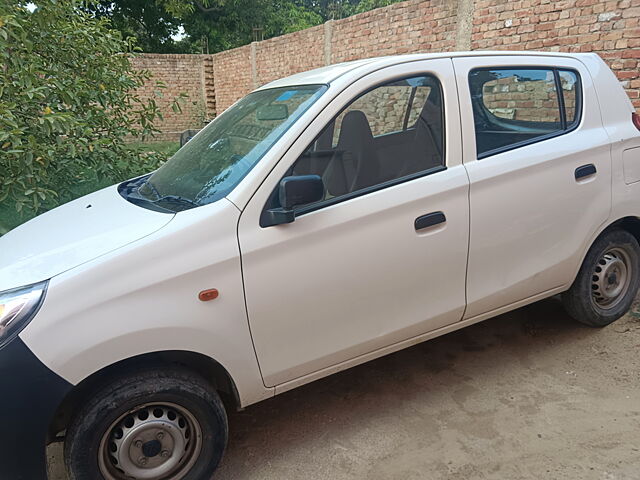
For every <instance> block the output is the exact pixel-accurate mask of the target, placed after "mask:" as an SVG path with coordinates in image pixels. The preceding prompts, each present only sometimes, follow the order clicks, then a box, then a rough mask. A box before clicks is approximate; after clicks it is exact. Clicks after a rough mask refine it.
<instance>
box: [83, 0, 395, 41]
mask: <svg viewBox="0 0 640 480" xmlns="http://www.w3.org/2000/svg"><path fill="white" fill-rule="evenodd" d="M397 1H400V0H101V1H100V2H99V3H98V4H97V6H94V7H89V10H90V11H91V13H93V14H94V15H97V16H100V17H107V18H110V19H111V20H112V24H113V27H114V28H117V29H118V30H120V31H121V32H123V34H125V35H134V36H136V37H137V38H138V39H139V44H140V46H141V47H142V49H143V50H144V51H145V52H152V53H164V52H184V53H192V52H198V53H199V52H205V53H206V52H209V53H215V52H219V51H222V50H227V49H229V48H234V47H239V46H241V45H246V44H248V43H250V42H251V41H252V40H256V39H258V40H260V39H263V38H271V37H275V36H278V35H283V34H286V33H291V32H295V31H298V30H302V29H305V28H309V27H313V26H315V25H319V24H321V23H323V22H325V21H327V20H331V19H340V18H345V17H348V16H349V15H353V14H356V13H361V12H365V11H367V10H371V9H373V8H378V7H383V6H386V5H390V4H392V3H395V2H397ZM179 27H182V28H183V29H184V32H185V33H186V37H185V38H184V39H182V40H176V39H175V37H176V33H177V32H178V31H179Z"/></svg>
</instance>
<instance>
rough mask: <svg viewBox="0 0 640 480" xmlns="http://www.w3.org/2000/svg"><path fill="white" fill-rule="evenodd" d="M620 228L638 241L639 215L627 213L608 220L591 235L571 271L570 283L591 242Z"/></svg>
mask: <svg viewBox="0 0 640 480" xmlns="http://www.w3.org/2000/svg"><path fill="white" fill-rule="evenodd" d="M615 229H621V230H625V231H627V232H629V233H630V234H631V235H633V236H634V237H635V239H636V240H637V241H638V243H640V217H636V216H633V215H628V216H626V217H621V218H618V219H617V220H614V221H612V222H609V223H607V224H605V225H603V226H602V228H601V229H600V230H599V231H598V232H597V233H596V234H595V235H594V236H593V238H592V239H591V241H589V242H588V243H587V244H586V248H584V249H583V252H582V254H581V256H580V262H579V263H578V265H577V267H576V268H575V271H574V273H573V277H572V279H571V283H573V282H574V281H575V279H576V277H577V276H578V272H579V271H580V268H581V267H582V264H583V263H584V259H585V258H586V257H587V254H588V253H589V250H590V249H591V247H592V246H593V244H594V243H595V242H596V241H597V240H598V239H599V238H600V237H602V236H603V235H606V234H607V233H608V232H610V231H611V230H615Z"/></svg>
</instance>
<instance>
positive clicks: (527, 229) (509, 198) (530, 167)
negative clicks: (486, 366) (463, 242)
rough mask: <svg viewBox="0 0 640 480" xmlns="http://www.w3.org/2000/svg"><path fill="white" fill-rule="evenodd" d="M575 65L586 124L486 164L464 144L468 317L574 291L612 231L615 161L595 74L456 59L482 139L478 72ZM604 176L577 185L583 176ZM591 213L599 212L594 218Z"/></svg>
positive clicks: (531, 60) (506, 59) (466, 132)
mask: <svg viewBox="0 0 640 480" xmlns="http://www.w3.org/2000/svg"><path fill="white" fill-rule="evenodd" d="M496 64H498V65H499V66H500V67H508V66H514V67H517V66H521V65H527V66H534V67H535V66H539V67H546V66H549V67H565V68H570V69H573V70H576V71H578V73H579V74H580V76H581V79H582V87H583V98H584V106H583V108H582V110H583V115H582V116H583V118H582V121H581V122H580V124H579V125H578V127H577V128H576V129H575V130H573V131H571V132H569V133H565V134H563V135H560V136H558V137H555V138H550V139H547V140H544V141H539V142H535V143H532V144H529V145H526V146H523V147H519V148H516V149H513V150H508V151H506V152H503V153H498V154H495V155H491V156H490V157H487V158H483V159H480V160H478V159H477V155H476V146H475V142H474V141H468V142H465V143H464V162H465V167H466V168H467V171H468V172H469V179H470V182H471V188H470V197H469V203H470V205H471V234H470V241H469V245H470V251H469V266H468V271H467V275H468V277H467V311H466V313H465V318H472V317H474V316H476V315H481V314H483V313H486V312H490V311H492V310H495V309H497V308H500V307H502V306H504V305H509V304H511V303H513V302H516V301H518V300H521V299H523V298H528V297H531V296H533V295H537V294H539V293H542V292H544V291H547V290H550V289H554V288H560V287H566V288H568V287H569V286H570V284H571V283H572V282H573V278H574V272H575V270H576V266H578V265H579V264H580V263H581V262H582V255H583V254H584V251H583V248H582V243H583V241H584V239H585V238H591V237H592V235H593V234H594V233H595V232H596V231H598V230H599V229H600V226H601V225H603V224H605V222H606V220H607V218H608V217H609V213H610V210H611V155H610V147H609V137H608V136H607V133H606V131H605V130H604V129H603V128H602V119H601V117H600V113H599V104H598V101H597V97H596V95H595V91H594V87H593V82H592V80H591V76H590V74H589V71H588V70H587V69H586V67H585V66H584V65H583V64H582V63H581V62H579V61H576V60H574V59H570V58H557V59H553V60H552V59H548V58H536V57H527V56H503V57H500V59H499V61H498V62H496V59H495V58H483V59H480V58H457V59H454V65H455V68H456V74H457V80H458V91H459V93H460V99H461V118H462V119H463V121H462V128H463V137H464V138H469V139H471V140H473V139H474V138H475V137H474V125H473V112H472V110H471V99H470V91H469V86H468V84H467V82H468V80H467V79H468V76H469V72H470V70H472V69H474V68H478V67H492V66H496ZM585 164H593V165H595V166H596V168H597V174H596V175H594V176H591V177H588V178H586V179H585V180H582V181H578V182H577V181H576V180H575V177H574V172H575V170H576V168H578V167H580V166H582V165H585ZM585 212H589V214H588V215H585V214H584V213H585Z"/></svg>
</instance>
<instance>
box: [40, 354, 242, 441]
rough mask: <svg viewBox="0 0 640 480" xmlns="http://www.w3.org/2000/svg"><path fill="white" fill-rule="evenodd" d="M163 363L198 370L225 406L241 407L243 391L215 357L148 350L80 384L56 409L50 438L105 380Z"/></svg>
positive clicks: (99, 372) (50, 427) (162, 364)
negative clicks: (240, 390) (239, 391)
mask: <svg viewBox="0 0 640 480" xmlns="http://www.w3.org/2000/svg"><path fill="white" fill-rule="evenodd" d="M163 366H180V367H182V368H186V369H188V370H190V371H192V372H194V373H196V374H198V375H199V376H201V377H202V378H204V379H205V380H206V381H208V382H209V383H210V384H211V385H212V386H213V387H214V388H215V389H216V390H217V391H218V393H219V394H220V397H221V398H222V401H223V403H224V404H225V407H226V408H233V409H239V408H241V401H240V395H239V393H238V389H237V387H236V384H235V382H234V380H233V378H232V377H231V375H230V374H229V372H228V371H227V369H226V368H225V367H224V366H222V365H221V364H220V363H219V362H217V361H216V360H214V359H213V358H211V357H208V356H206V355H203V354H201V353H196V352H191V351H184V350H167V351H158V352H151V353H145V354H141V355H136V356H134V357H130V358H127V359H124V360H121V361H119V362H116V363H114V364H111V365H109V366H107V367H104V368H102V369H101V370H98V371H97V372H94V373H93V374H91V375H90V376H89V377H87V378H85V379H84V380H82V381H81V382H80V383H79V384H77V385H76V386H75V387H74V388H73V389H72V390H71V391H70V392H69V393H68V394H67V395H66V396H65V398H64V399H63V401H62V402H61V403H60V405H59V406H58V408H57V409H56V413H55V414H54V416H53V419H52V420H51V423H50V425H49V436H48V437H49V441H52V440H55V439H56V438H57V436H58V435H59V434H60V433H61V432H63V431H64V430H65V429H66V428H67V425H68V424H69V422H70V420H71V418H72V416H73V412H74V411H75V410H76V408H77V406H78V405H79V404H81V402H82V401H83V400H84V399H86V398H87V397H88V396H89V395H91V393H92V392H93V391H95V390H96V388H97V387H98V386H99V385H101V384H103V383H104V382H105V381H109V380H111V379H113V378H116V377H117V376H119V375H122V374H126V373H130V372H135V371H139V370H145V369H150V368H162V367H163Z"/></svg>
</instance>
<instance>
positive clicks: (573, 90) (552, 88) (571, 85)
mask: <svg viewBox="0 0 640 480" xmlns="http://www.w3.org/2000/svg"><path fill="white" fill-rule="evenodd" d="M579 85H580V82H579V77H578V75H577V73H575V72H573V71H571V70H558V69H553V68H549V69H544V68H492V69H476V70H472V71H471V73H470V74H469V88H470V90H471V102H472V107H473V116H474V124H475V133H476V149H477V153H478V158H484V157H487V156H490V155H493V154H495V153H499V152H503V151H505V150H510V149H513V148H517V147H520V146H524V145H528V144H530V143H534V142H537V141H540V140H544V139H546V138H550V137H554V136H556V135H560V134H562V133H565V132H567V131H568V130H570V129H572V128H574V127H575V126H576V125H577V123H578V121H579V113H580V91H579Z"/></svg>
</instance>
